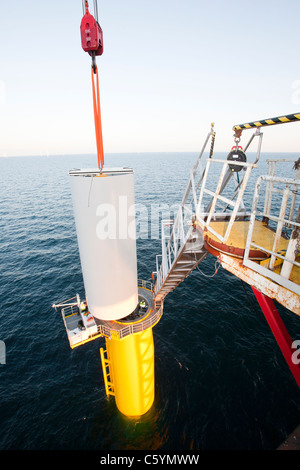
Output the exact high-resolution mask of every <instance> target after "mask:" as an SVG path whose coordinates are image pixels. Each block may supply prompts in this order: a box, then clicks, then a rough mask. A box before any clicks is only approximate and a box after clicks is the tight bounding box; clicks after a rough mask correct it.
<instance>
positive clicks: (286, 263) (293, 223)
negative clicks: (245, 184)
mask: <svg viewBox="0 0 300 470" xmlns="http://www.w3.org/2000/svg"><path fill="white" fill-rule="evenodd" d="M263 182H266V184H267V185H268V186H269V191H268V192H266V197H267V198H269V199H270V200H272V192H274V191H275V189H274V188H273V184H274V183H279V184H280V185H284V189H283V190H282V191H281V190H280V191H279V190H276V191H277V193H279V192H280V193H281V194H282V200H281V208H280V213H279V216H275V215H272V214H271V205H270V204H266V203H265V205H264V210H263V211H259V210H258V203H259V194H260V190H261V186H262V183H263ZM295 187H297V188H298V191H299V188H300V179H298V180H297V179H292V178H281V177H276V176H270V175H262V176H260V177H259V178H258V180H257V183H256V187H255V192H254V197H253V204H252V211H251V212H252V213H251V218H250V222H249V230H248V236H247V241H246V247H245V254H244V259H243V264H244V265H245V266H247V267H249V268H251V269H252V270H253V271H256V272H258V273H259V274H262V275H263V276H265V277H268V278H269V279H271V280H272V281H274V282H276V283H277V284H279V285H281V286H283V287H285V288H287V289H289V290H291V291H292V292H295V293H296V294H300V286H299V285H298V284H296V283H295V282H293V281H292V280H290V279H289V278H290V274H291V271H292V268H293V266H297V267H300V263H299V262H298V261H296V257H297V253H298V252H299V245H298V243H299V235H298V234H299V231H300V213H299V211H298V214H297V216H296V217H295V218H294V220H293V217H294V216H293V213H292V212H291V211H289V214H288V215H286V212H287V210H288V199H289V197H290V198H291V200H292V204H293V199H294V195H295V190H293V189H291V188H295ZM298 194H299V193H298ZM294 202H295V201H294ZM266 207H267V212H266ZM258 216H261V217H262V218H263V220H264V219H265V220H270V221H273V222H275V223H276V230H275V232H274V242H273V247H272V249H271V250H270V249H267V248H266V247H264V246H261V245H259V244H258V243H254V242H253V241H252V236H253V230H254V223H255V220H256V219H257V217H258ZM284 225H285V226H286V227H292V228H293V231H292V232H291V235H290V238H289V243H288V246H287V250H286V252H285V253H282V252H281V253H278V246H279V240H280V238H281V235H282V230H283V227H284ZM251 246H252V247H255V248H257V249H260V250H262V251H264V252H266V253H268V254H269V256H270V258H269V262H268V263H267V264H266V263H264V264H262V263H261V264H258V263H256V262H253V261H252V260H250V259H249V252H250V247H251ZM276 258H279V259H281V260H282V267H281V269H280V271H279V272H275V271H274V270H273V269H274V267H275V261H276Z"/></svg>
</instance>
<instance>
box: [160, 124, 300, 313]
mask: <svg viewBox="0 0 300 470" xmlns="http://www.w3.org/2000/svg"><path fill="white" fill-rule="evenodd" d="M299 116H300V115H299ZM268 121H269V120H268ZM262 135H263V134H262V133H261V130H260V129H259V128H258V129H256V131H255V133H254V134H253V135H252V137H251V138H250V140H249V142H248V144H247V145H246V147H245V151H244V152H246V150H247V149H248V147H249V145H250V143H251V142H252V141H253V139H254V138H255V137H258V148H257V154H256V159H255V161H254V163H248V162H246V158H244V159H243V158H239V157H240V155H238V152H239V151H238V149H240V148H241V147H239V146H238V144H239V140H240V139H239V137H236V138H235V143H236V146H234V147H233V148H232V151H231V152H230V154H229V155H228V157H227V159H226V160H221V159H216V158H214V157H213V147H214V140H215V132H214V130H213V126H212V128H211V131H210V132H209V134H208V136H207V138H206V140H205V143H204V145H203V148H202V150H201V153H200V155H199V157H198V159H197V161H196V164H195V165H194V167H193V169H192V171H191V173H190V178H189V181H188V184H187V188H186V191H185V194H184V196H183V199H182V202H181V204H180V206H179V209H178V213H177V215H176V217H175V219H174V220H163V221H162V229H161V239H162V252H161V255H157V257H156V272H155V273H153V275H156V281H155V284H154V299H155V302H163V300H164V298H165V297H166V295H167V294H168V293H170V292H172V291H173V290H174V289H175V288H176V287H177V286H178V285H179V284H180V283H181V282H182V281H184V280H185V279H186V278H187V276H188V275H189V274H190V273H191V272H192V271H193V270H194V269H195V268H196V267H197V266H198V264H199V263H201V262H202V261H203V260H204V259H205V258H206V256H207V255H208V253H212V254H213V255H214V256H217V257H218V259H219V261H220V263H221V264H222V266H223V267H224V268H225V269H227V270H228V271H230V272H232V273H233V274H234V275H236V276H238V277H241V278H243V279H244V280H245V281H246V282H248V283H249V284H250V285H255V286H256V287H257V286H258V288H261V289H265V291H266V292H265V293H266V295H270V296H271V297H272V298H274V299H276V300H278V301H279V302H280V303H282V304H283V305H284V306H286V307H287V308H288V309H289V310H291V311H293V312H294V313H297V314H300V310H299V309H300V306H299V294H300V291H299V289H300V287H299V284H300V280H299V274H298V273H299V269H300V263H299V256H298V255H297V253H298V252H299V246H300V241H299V232H300V213H298V211H299V209H298V205H299V185H300V181H299V176H300V169H299V168H298V167H300V162H299V165H296V162H294V163H295V167H294V169H295V170H296V172H295V173H296V174H295V176H293V177H292V178H283V177H278V176H276V175H275V169H276V162H275V161H274V160H268V161H267V162H268V165H269V175H265V176H259V175H258V179H257V182H256V186H255V188H254V190H252V191H251V194H253V192H254V197H253V202H252V206H251V201H250V207H249V209H248V211H247V210H246V209H245V205H244V201H243V197H244V194H245V190H246V188H247V183H248V182H249V178H250V175H251V173H252V170H253V169H255V168H257V162H258V160H259V157H260V151H261V143H262ZM210 139H211V147H210V153H209V156H208V158H207V159H206V162H205V167H204V170H202V166H201V158H202V157H203V154H204V152H205V149H206V146H207V144H208V142H209V140H210ZM235 152H236V155H235ZM244 156H245V155H244ZM235 158H236V159H235ZM233 160H234V164H233ZM279 161H281V162H286V163H288V164H289V167H290V168H292V162H291V161H285V160H279ZM297 163H298V162H297ZM296 166H297V168H296ZM281 174H285V171H284V172H283V173H281ZM230 182H232V183H233V187H232V184H229V183H230ZM263 183H265V184H266V188H263V190H262V189H261V188H262V185H263ZM248 192H249V190H248ZM260 193H261V194H262V196H263V198H264V199H263V200H262V201H261V202H260V200H259V194H260ZM248 196H249V195H248ZM280 197H281V198H282V202H280V199H279V198H280ZM248 199H249V197H248ZM248 202H249V201H248ZM273 202H274V203H275V204H274V210H275V209H276V206H277V207H278V204H279V207H280V210H279V213H278V209H276V210H277V212H273V215H272V213H271V212H272V210H273ZM271 208H272V210H271ZM259 209H260V210H259ZM258 217H262V221H260V222H258ZM258 223H260V224H262V225H263V227H262V228H266V230H264V232H265V233H266V234H267V235H268V236H266V235H265V240H262V242H261V241H260V240H259V239H257V237H256V238H255V237H254V238H253V229H254V227H256V225H257V224H258ZM238 227H242V228H238ZM241 230H242V231H245V230H246V232H245V233H243V232H241ZM234 232H235V233H236V232H238V233H237V235H236V236H235V239H236V240H238V242H239V243H242V242H243V239H244V241H245V242H246V243H245V244H244V246H243V249H242V250H240V251H241V254H240V255H239V256H236V254H235V249H234V246H233V245H234V244H233V242H232V240H233V238H234V237H233V233H234ZM270 237H271V238H270ZM283 238H285V245H286V246H284V249H282V241H283ZM212 242H213V244H214V245H213V246H214V248H213V247H212V246H211V245H212ZM258 242H259V243H258ZM267 242H268V243H267ZM236 246H237V247H238V245H236ZM238 249H239V248H238ZM257 250H259V251H260V253H262V254H263V256H262V258H261V259H262V260H263V259H266V261H261V262H259V261H256V260H255V258H253V257H252V258H251V256H250V254H251V253H252V252H256V251H257ZM296 251H297V253H296ZM268 260H269V261H268ZM235 265H238V266H237V267H236V266H235ZM279 265H281V266H282V270H281V272H280V271H279V267H278V266H279ZM281 266H280V269H281ZM249 268H250V269H249ZM246 271H247V272H246ZM250 274H251V276H250ZM254 278H255V279H256V278H258V281H255V279H254ZM254 281H255V282H254ZM264 286H266V287H264ZM262 292H264V290H262ZM271 294H272V295H271Z"/></svg>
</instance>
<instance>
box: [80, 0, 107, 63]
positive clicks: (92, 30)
mask: <svg viewBox="0 0 300 470" xmlns="http://www.w3.org/2000/svg"><path fill="white" fill-rule="evenodd" d="M80 34H81V45H82V48H83V50H84V51H85V52H88V53H89V54H90V55H102V54H103V32H102V29H101V27H100V25H99V23H98V22H97V21H96V20H95V18H94V17H93V15H91V14H90V12H89V8H88V4H87V2H86V10H85V15H84V16H83V18H82V20H81V24H80Z"/></svg>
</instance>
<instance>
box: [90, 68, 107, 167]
mask: <svg viewBox="0 0 300 470" xmlns="http://www.w3.org/2000/svg"><path fill="white" fill-rule="evenodd" d="M95 69H96V73H95V75H96V86H97V95H96V91H95V81H94V72H93V66H92V85H93V104H94V118H95V132H96V144H97V156H98V167H99V169H100V171H102V168H103V165H104V152H103V139H102V124H101V110H100V93H99V78H98V68H97V65H96V67H95Z"/></svg>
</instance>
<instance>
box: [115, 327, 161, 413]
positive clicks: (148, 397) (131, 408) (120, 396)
mask: <svg viewBox="0 0 300 470" xmlns="http://www.w3.org/2000/svg"><path fill="white" fill-rule="evenodd" d="M106 349H107V356H108V358H109V364H110V365H109V367H110V374H111V379H112V383H113V388H114V395H115V400H116V405H117V407H118V409H119V411H120V412H121V413H123V414H124V415H126V416H141V415H143V414H145V413H146V412H147V411H148V410H149V409H150V408H151V406H152V404H153V401H154V343H153V334H152V328H148V329H147V330H145V331H142V332H140V333H135V334H132V335H129V336H126V337H125V338H123V339H121V340H120V339H113V338H111V339H109V338H106Z"/></svg>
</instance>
